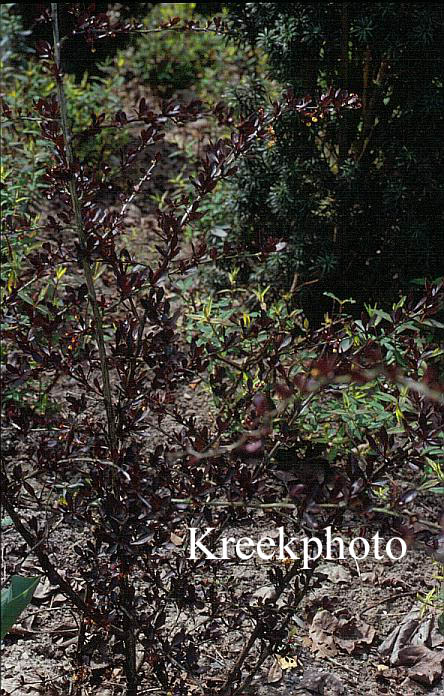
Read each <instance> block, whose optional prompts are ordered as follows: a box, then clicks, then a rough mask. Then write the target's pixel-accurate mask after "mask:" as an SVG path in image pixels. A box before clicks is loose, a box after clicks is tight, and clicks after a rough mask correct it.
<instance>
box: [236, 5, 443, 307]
mask: <svg viewBox="0 0 444 696" xmlns="http://www.w3.org/2000/svg"><path fill="white" fill-rule="evenodd" d="M228 6H229V9H230V17H231V19H232V24H233V29H234V31H235V32H237V34H238V42H239V44H240V45H242V46H243V45H245V44H247V45H249V46H252V47H258V48H260V49H261V50H262V51H264V52H265V53H266V54H267V55H268V76H269V77H271V78H273V79H275V80H277V81H278V82H279V83H280V84H281V86H282V87H283V88H284V87H285V88H286V87H291V88H292V89H293V90H294V93H295V94H296V95H297V96H303V95H306V94H314V93H316V92H317V91H318V90H319V91H323V92H325V91H326V88H327V87H329V86H331V85H333V86H334V87H335V88H345V89H348V90H350V91H352V92H355V93H357V94H358V95H359V96H360V97H361V98H362V102H363V107H362V109H361V110H357V111H354V112H353V113H351V112H350V113H347V114H346V115H344V116H343V117H342V116H341V117H338V118H332V119H330V120H329V122H328V123H325V122H322V121H317V122H310V121H303V120H300V119H299V118H298V117H288V118H287V119H286V120H282V122H281V123H280V124H279V127H278V128H277V129H276V133H275V141H274V144H273V143H269V145H272V146H271V147H267V146H266V145H265V144H261V145H258V147H257V149H256V153H255V154H256V156H255V157H252V158H250V159H249V160H248V161H246V162H244V163H242V165H241V166H240V169H239V174H238V178H237V185H236V186H234V187H233V188H232V190H231V193H232V196H233V204H232V208H233V210H232V211H231V214H233V213H234V217H235V224H234V229H233V233H232V235H231V238H232V239H236V240H242V241H243V242H245V243H246V244H247V245H248V246H249V248H250V249H252V250H254V249H257V247H258V246H260V244H261V243H262V242H263V241H264V240H266V239H267V237H269V236H274V237H276V236H279V237H282V238H283V239H284V240H285V241H286V242H287V248H286V251H285V254H283V255H281V256H280V257H276V256H275V257H273V258H272V257H270V260H269V263H268V264H267V265H266V266H265V267H263V268H261V269H257V268H256V267H255V266H254V265H253V266H251V265H250V266H249V265H246V266H245V267H244V269H243V271H244V275H245V276H246V277H248V276H250V277H253V278H256V279H257V282H259V281H260V282H268V281H269V279H270V278H273V283H274V284H275V285H280V286H281V287H283V288H285V289H287V290H288V289H289V288H290V286H291V285H292V282H293V280H294V277H295V273H298V274H299V278H298V280H299V282H300V281H301V280H304V281H307V280H310V281H317V282H315V283H313V284H312V285H310V286H309V290H310V295H311V297H312V304H311V311H312V313H315V314H316V310H317V307H320V309H321V311H320V313H318V314H317V318H318V320H319V319H320V318H321V317H322V313H323V312H324V311H325V305H324V304H323V301H322V296H323V292H324V291H325V290H333V291H334V292H336V293H337V294H339V295H341V296H345V297H347V296H349V295H352V296H353V297H355V299H356V300H357V301H358V304H357V307H356V309H357V310H360V309H361V308H362V306H363V303H364V302H366V301H368V300H369V299H370V298H373V299H374V300H375V301H390V302H391V301H392V299H394V298H396V296H397V295H396V293H397V291H398V289H401V290H402V289H404V290H405V289H406V287H407V286H408V283H409V281H410V280H411V279H413V278H416V277H417V276H422V277H426V276H427V277H428V278H432V279H434V278H436V277H437V276H439V275H440V274H441V273H442V264H441V253H440V247H441V244H442V234H441V230H442V223H443V219H442V211H443V203H444V201H443V189H442V186H441V183H440V182H441V179H442V161H443V140H442V137H441V135H440V133H441V131H442V125H443V81H442V74H443V54H442V50H441V35H442V28H443V15H442V7H441V5H440V4H438V3H407V4H406V3H403V4H399V3H335V2H325V3H228ZM255 77H256V76H255ZM251 91H252V92H253V91H254V88H253V87H252V90H251ZM258 279H259V280H258ZM262 279H268V280H265V281H264V280H262ZM307 292H308V291H307ZM307 308H310V305H307Z"/></svg>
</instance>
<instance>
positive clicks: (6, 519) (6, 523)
mask: <svg viewBox="0 0 444 696" xmlns="http://www.w3.org/2000/svg"><path fill="white" fill-rule="evenodd" d="M12 524H13V522H12V520H11V518H10V517H2V520H1V528H2V529H3V528H4V527H10V526H11V525H12Z"/></svg>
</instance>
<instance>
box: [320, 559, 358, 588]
mask: <svg viewBox="0 0 444 696" xmlns="http://www.w3.org/2000/svg"><path fill="white" fill-rule="evenodd" d="M316 574H319V575H324V576H325V577H326V578H327V579H328V580H329V581H330V582H332V583H334V584H335V585H339V584H340V583H348V582H350V581H351V575H350V571H349V570H347V568H344V566H341V565H338V564H337V563H324V564H323V565H321V566H318V567H317V569H316Z"/></svg>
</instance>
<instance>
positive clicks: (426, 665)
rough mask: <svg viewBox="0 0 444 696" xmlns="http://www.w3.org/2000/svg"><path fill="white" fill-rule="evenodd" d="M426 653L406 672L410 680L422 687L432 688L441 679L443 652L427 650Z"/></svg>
mask: <svg viewBox="0 0 444 696" xmlns="http://www.w3.org/2000/svg"><path fill="white" fill-rule="evenodd" d="M428 653H429V654H428V655H426V656H425V657H423V659H422V660H420V661H419V662H418V663H417V664H416V665H414V666H413V667H410V668H409V669H408V670H407V674H408V675H409V677H410V679H413V681H416V682H419V683H420V684H423V685H424V686H432V685H433V684H435V683H436V682H437V681H438V679H440V678H441V676H442V672H443V665H444V651H442V650H428Z"/></svg>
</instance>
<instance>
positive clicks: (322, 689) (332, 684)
mask: <svg viewBox="0 0 444 696" xmlns="http://www.w3.org/2000/svg"><path fill="white" fill-rule="evenodd" d="M297 693H298V694H301V696H302V694H303V695H304V696H305V695H306V696H313V695H314V694H328V695H329V696H343V694H345V693H346V690H345V687H344V685H343V683H342V682H341V680H340V679H339V678H338V677H337V676H336V675H335V674H332V673H330V672H321V671H319V670H317V669H309V670H306V671H305V672H304V674H303V677H302V680H301V682H300V683H299V685H298V691H297Z"/></svg>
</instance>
